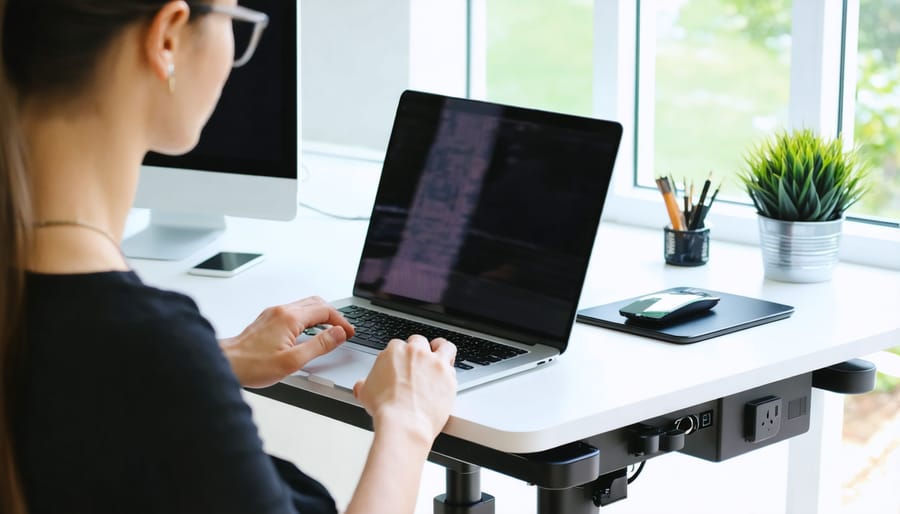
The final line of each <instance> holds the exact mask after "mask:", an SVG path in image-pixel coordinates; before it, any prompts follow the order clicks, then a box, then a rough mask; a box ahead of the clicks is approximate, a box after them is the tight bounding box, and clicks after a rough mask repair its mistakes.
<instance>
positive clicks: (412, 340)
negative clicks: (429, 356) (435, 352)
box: [406, 334, 431, 352]
mask: <svg viewBox="0 0 900 514" xmlns="http://www.w3.org/2000/svg"><path fill="white" fill-rule="evenodd" d="M406 342H407V343H409V345H410V346H411V347H413V348H418V349H420V350H428V351H429V352H430V351H431V344H429V343H428V339H426V338H425V336H422V335H419V334H413V335H411V336H409V338H407V340H406Z"/></svg>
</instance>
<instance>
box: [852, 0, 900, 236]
mask: <svg viewBox="0 0 900 514" xmlns="http://www.w3.org/2000/svg"><path fill="white" fill-rule="evenodd" d="M856 58H857V79H856V84H857V87H856V104H855V108H856V116H855V120H854V121H855V124H854V135H855V137H854V139H855V141H856V143H857V144H858V145H859V146H860V148H861V152H862V153H863V155H864V156H865V157H866V158H867V160H868V161H869V162H870V163H871V164H872V177H873V178H874V181H875V182H876V183H877V184H878V187H876V188H873V189H872V190H871V191H870V192H869V194H868V195H867V196H866V197H864V198H863V200H861V201H860V203H859V204H857V207H856V208H855V209H853V210H852V214H854V215H869V216H875V217H877V218H881V219H893V220H895V221H896V220H898V219H900V62H898V61H900V1H898V0H861V1H860V9H859V50H858V52H857V56H856Z"/></svg>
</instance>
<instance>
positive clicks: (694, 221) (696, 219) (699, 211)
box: [688, 172, 712, 230]
mask: <svg viewBox="0 0 900 514" xmlns="http://www.w3.org/2000/svg"><path fill="white" fill-rule="evenodd" d="M711 178H712V172H709V177H708V178H707V179H706V181H705V182H703V189H701V190H700V199H699V200H698V201H697V208H696V209H694V212H693V215H692V216H691V220H690V221H689V222H688V230H696V229H697V226H698V225H699V224H700V217H701V215H703V202H705V201H706V194H707V193H708V192H709V186H710V183H711V181H710V179H711Z"/></svg>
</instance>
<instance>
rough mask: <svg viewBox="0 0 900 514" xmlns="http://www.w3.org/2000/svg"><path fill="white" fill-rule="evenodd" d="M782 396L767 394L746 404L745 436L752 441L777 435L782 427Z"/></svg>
mask: <svg viewBox="0 0 900 514" xmlns="http://www.w3.org/2000/svg"><path fill="white" fill-rule="evenodd" d="M782 414H783V413H782V405H781V398H780V397H778V396H766V397H764V398H759V399H757V400H753V401H752V402H747V404H746V405H745V406H744V437H745V438H746V439H747V440H748V441H750V442H751V443H758V442H760V441H765V440H766V439H769V438H771V437H775V435H776V434H777V433H778V430H780V429H781V416H782Z"/></svg>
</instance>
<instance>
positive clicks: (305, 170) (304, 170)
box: [297, 163, 369, 221]
mask: <svg viewBox="0 0 900 514" xmlns="http://www.w3.org/2000/svg"><path fill="white" fill-rule="evenodd" d="M311 176H312V171H310V169H309V167H308V166H307V165H306V163H301V164H300V177H299V182H300V183H301V184H302V183H304V182H306V181H307V180H309V178H310V177H311ZM297 205H299V206H300V207H303V208H304V209H309V210H311V211H313V212H317V213H319V214H321V215H323V216H328V217H329V218H334V219H338V220H344V221H368V220H369V216H345V215H343V214H335V213H333V212H328V211H323V210H322V209H319V208H318V207H313V206H312V205H310V204H308V203H306V202H303V201H300V202H297Z"/></svg>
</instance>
